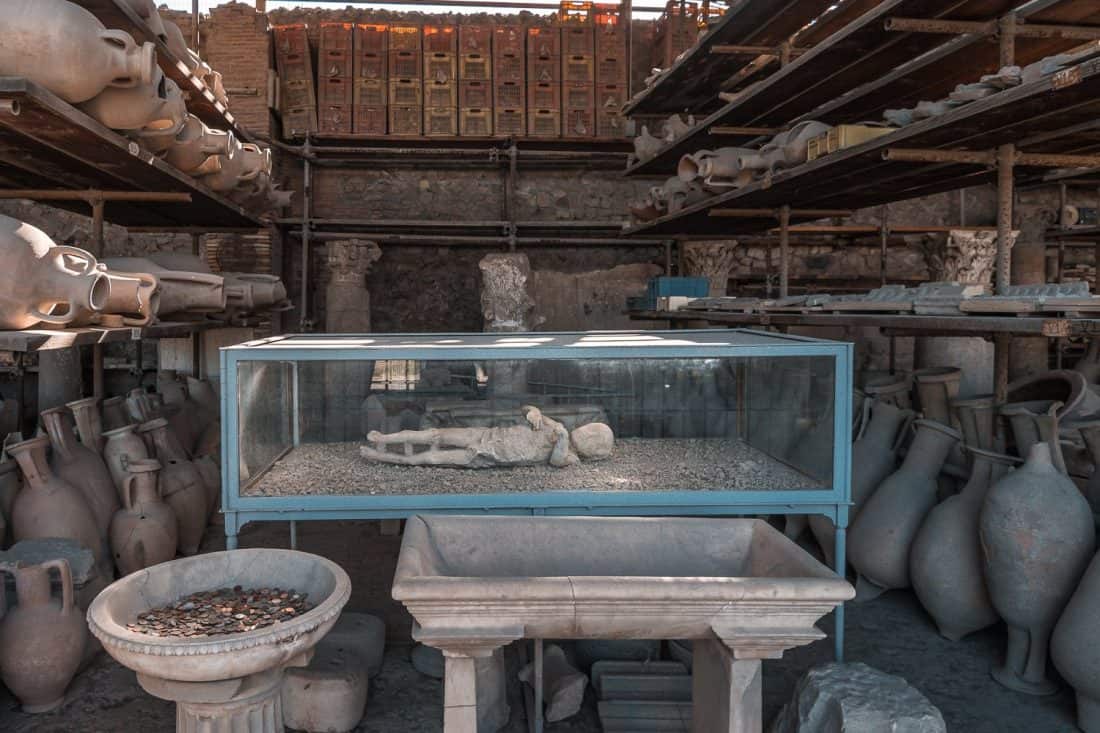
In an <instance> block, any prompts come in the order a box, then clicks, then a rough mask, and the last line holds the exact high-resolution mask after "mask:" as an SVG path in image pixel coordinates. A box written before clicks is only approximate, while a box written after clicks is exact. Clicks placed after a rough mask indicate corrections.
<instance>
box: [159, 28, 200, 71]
mask: <svg viewBox="0 0 1100 733" xmlns="http://www.w3.org/2000/svg"><path fill="white" fill-rule="evenodd" d="M161 21H162V23H163V24H164V34H165V36H166V37H165V39H164V43H165V44H166V45H167V46H168V50H169V51H171V52H172V55H174V56H175V57H176V58H177V59H178V60H179V61H183V62H184V63H185V64H187V66H188V68H190V69H191V70H194V61H193V60H192V58H191V54H190V53H188V48H187V41H186V40H184V38H183V31H181V30H180V27H179V26H178V25H176V24H175V23H173V22H172V21H170V20H164V19H163V18H162V19H161Z"/></svg>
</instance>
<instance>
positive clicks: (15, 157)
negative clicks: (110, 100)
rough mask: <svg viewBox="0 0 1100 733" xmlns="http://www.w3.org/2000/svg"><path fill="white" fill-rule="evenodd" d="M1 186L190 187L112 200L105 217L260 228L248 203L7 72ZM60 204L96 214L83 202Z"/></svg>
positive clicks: (0, 96) (0, 118)
mask: <svg viewBox="0 0 1100 733" xmlns="http://www.w3.org/2000/svg"><path fill="white" fill-rule="evenodd" d="M0 101H4V102H6V103H7V104H8V108H9V110H14V112H13V111H6V112H0V188H9V189H44V190H46V189H57V190H78V191H79V190H87V189H97V190H104V191H145V192H182V193H188V194H190V195H191V202H190V203H152V202H145V203H135V202H123V201H118V202H111V203H108V204H107V205H106V209H105V219H106V220H107V221H110V222H113V223H115V224H119V225H122V226H127V225H135V226H164V227H177V226H207V227H244V228H253V229H259V228H261V227H262V226H263V224H262V222H261V221H260V220H259V219H258V218H257V217H255V216H254V215H252V214H250V213H249V212H248V211H246V210H245V209H243V208H242V207H240V206H238V205H237V204H235V203H233V202H232V201H230V200H229V199H226V198H224V197H222V196H220V195H219V194H216V193H214V192H213V191H211V190H210V189H208V188H206V187H205V186H203V185H202V184H201V183H199V182H198V181H196V180H195V179H194V178H191V177H190V176H188V175H185V174H184V173H181V172H180V171H178V170H177V169H176V168H174V167H172V166H170V165H168V164H167V163H165V162H164V161H162V160H160V159H159V158H157V157H156V156H154V155H153V154H151V153H149V152H147V151H145V150H144V149H142V148H141V147H140V146H139V145H138V144H137V143H135V142H133V141H131V140H128V139H126V138H124V137H122V136H121V135H118V134H117V133H115V132H113V131H111V130H108V129H107V128H106V127H103V126H102V125H101V124H99V123H98V122H96V121H95V120H93V119H92V118H91V117H88V116H87V115H86V114H84V113H83V112H81V111H80V110H78V109H76V108H75V107H73V106H71V105H70V104H68V103H67V102H64V101H63V100H61V99H59V98H58V97H56V96H54V95H53V94H51V93H50V92H49V91H47V90H45V89H43V88H42V87H40V86H37V85H36V84H34V83H32V82H29V81H27V80H26V79H23V78H19V77H0ZM51 204H52V205H56V206H60V207H63V208H68V209H70V210H73V211H76V212H78V213H81V214H88V213H89V209H88V207H87V205H85V204H84V203H82V202H64V201H57V202H51Z"/></svg>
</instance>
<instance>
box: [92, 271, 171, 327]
mask: <svg viewBox="0 0 1100 733" xmlns="http://www.w3.org/2000/svg"><path fill="white" fill-rule="evenodd" d="M103 274H104V275H106V276H107V279H108V280H109V281H110V282H111V295H110V297H108V298H107V307H106V308H104V309H103V312H104V313H113V314H118V315H121V316H122V321H123V323H124V324H125V325H127V326H147V325H149V324H150V323H153V322H154V321H155V320H156V319H157V313H158V312H159V311H160V283H159V282H157V279H156V277H154V276H153V275H151V274H149V273H146V272H115V271H113V270H105V271H104V273H103Z"/></svg>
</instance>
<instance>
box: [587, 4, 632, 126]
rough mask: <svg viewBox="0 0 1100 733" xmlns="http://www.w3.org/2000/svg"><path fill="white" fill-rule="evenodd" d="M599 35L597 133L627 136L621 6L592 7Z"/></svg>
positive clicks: (596, 44)
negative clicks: (624, 127) (624, 107)
mask: <svg viewBox="0 0 1100 733" xmlns="http://www.w3.org/2000/svg"><path fill="white" fill-rule="evenodd" d="M592 20H593V26H594V29H593V30H594V33H595V36H596V42H595V49H596V94H595V97H596V136H597V137H605V138H613V137H624V136H625V130H624V129H623V123H624V120H623V117H622V109H623V104H625V103H626V89H627V75H628V74H629V73H630V71H629V69H628V68H627V45H626V25H625V21H624V17H623V11H622V6H621V5H595V6H593V12H592Z"/></svg>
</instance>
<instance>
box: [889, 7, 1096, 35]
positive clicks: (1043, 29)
mask: <svg viewBox="0 0 1100 733" xmlns="http://www.w3.org/2000/svg"><path fill="white" fill-rule="evenodd" d="M1014 17H1015V14H1013V13H1009V14H1008V15H1005V16H1004V17H1003V18H1001V19H999V20H990V21H973V20H943V19H934V18H933V19H929V18H887V19H886V30H888V31H898V32H900V33H934V34H938V35H942V34H955V35H980V36H993V35H1005V31H1006V30H1007V31H1008V33H1010V34H1011V35H1015V36H1017V37H1025V38H1067V39H1070V40H1080V41H1095V40H1100V27H1097V26H1089V25H1062V24H1054V23H1024V22H1022V21H1020V20H1019V19H1016V20H1015V21H1013V20H1009V18H1014ZM1006 26H1015V27H1013V28H1010V29H1009V28H1006Z"/></svg>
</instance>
